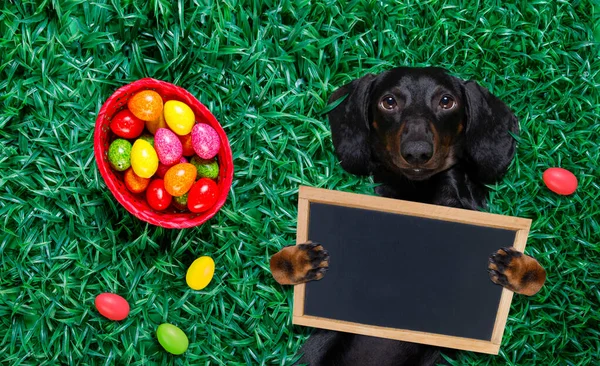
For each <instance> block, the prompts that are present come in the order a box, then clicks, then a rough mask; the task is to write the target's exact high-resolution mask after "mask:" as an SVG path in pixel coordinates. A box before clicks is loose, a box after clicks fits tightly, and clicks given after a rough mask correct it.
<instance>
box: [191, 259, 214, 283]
mask: <svg viewBox="0 0 600 366" xmlns="http://www.w3.org/2000/svg"><path fill="white" fill-rule="evenodd" d="M214 273H215V261H213V259H212V258H211V257H206V256H204V257H200V258H198V259H196V260H195V261H194V262H193V263H192V265H191V266H190V267H189V268H188V270H187V273H186V274H185V282H186V283H187V285H188V286H190V288H191V289H192V290H202V289H203V288H205V287H206V286H208V284H209V283H210V281H211V280H212V278H213V275H214Z"/></svg>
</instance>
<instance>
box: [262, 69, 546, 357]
mask: <svg viewBox="0 0 600 366" xmlns="http://www.w3.org/2000/svg"><path fill="white" fill-rule="evenodd" d="M340 98H345V99H343V100H342V101H341V103H340V104H339V105H337V106H336V107H335V108H334V109H333V110H332V111H331V112H330V113H329V122H330V125H331V133H332V139H333V145H334V147H335V153H336V155H337V157H338V159H339V160H340V163H341V166H342V167H343V168H344V169H345V170H346V171H348V172H349V173H352V174H356V175H372V176H373V178H374V180H375V182H376V183H379V186H378V187H377V188H376V193H377V194H379V195H381V196H384V197H390V198H397V199H403V200H410V201H417V202H424V203H430V204H437V205H442V206H451V207H458V208H465V209H471V210H477V209H480V208H483V207H485V205H486V196H487V190H486V187H485V184H493V183H495V182H497V181H498V180H499V179H500V178H502V176H503V175H504V173H505V172H506V170H507V168H508V166H509V164H510V162H511V160H512V158H513V156H514V153H515V139H514V138H513V136H511V133H512V134H515V135H516V134H518V132H519V127H518V122H517V118H516V117H515V115H514V114H513V113H512V112H511V110H510V109H509V108H508V107H507V106H506V104H504V103H503V102H502V101H501V100H500V99H498V98H497V97H495V96H494V95H492V94H491V93H490V92H489V91H488V90H486V89H485V88H483V87H481V86H479V85H478V84H477V83H476V82H473V81H463V80H460V79H458V78H456V77H453V76H451V75H449V74H448V72H447V71H446V70H444V69H441V68H407V67H400V68H395V69H392V70H389V71H386V72H383V73H381V74H379V75H372V74H369V75H366V76H364V77H362V78H360V79H357V80H354V81H352V82H351V83H349V84H347V85H344V86H343V87H341V88H339V89H338V90H336V91H335V92H334V93H333V95H332V96H331V98H330V99H329V102H330V103H335V102H336V101H338V102H339V99H340ZM323 245H324V247H325V248H326V247H327V243H323ZM324 247H323V246H321V245H320V244H313V243H306V244H301V245H296V246H289V247H285V248H284V249H282V250H281V251H280V252H278V253H277V254H275V255H274V256H273V257H272V258H271V272H272V274H273V277H274V278H275V280H277V281H278V282H279V283H281V284H292V285H293V284H298V283H303V282H307V281H312V280H319V279H321V278H322V277H323V276H324V275H325V272H326V270H327V267H328V265H329V262H328V260H329V257H328V253H327V251H326V250H325V249H324ZM482 272H483V271H482ZM488 272H489V276H490V279H491V280H492V281H493V282H494V283H496V284H498V285H502V286H504V287H505V288H507V289H509V290H511V291H514V292H516V293H519V294H524V295H529V296H531V295H534V294H536V293H537V292H538V291H539V290H540V289H541V287H542V286H543V284H544V282H545V280H546V272H545V270H544V269H543V268H542V267H541V266H540V264H539V263H538V262H537V261H536V260H535V259H533V258H531V257H529V256H527V255H524V254H523V253H520V252H518V251H516V250H513V249H512V248H502V249H499V250H498V251H497V252H495V253H493V254H492V255H491V256H490V258H489V265H488ZM483 275H485V273H482V276H483ZM440 351H441V350H440V349H439V348H437V347H433V346H426V345H420V344H414V343H408V342H400V341H394V340H388V339H380V338H374V337H367V336H361V335H354V334H347V333H341V332H334V331H326V330H317V331H315V333H314V334H313V335H311V337H310V338H309V340H308V341H307V343H306V344H305V345H304V347H303V349H302V351H301V352H302V353H303V357H302V359H301V360H300V361H299V362H300V363H305V364H309V365H314V366H320V365H323V366H330V365H348V366H354V365H355V366H367V365H373V366H385V365H409V366H416V365H434V364H436V363H438V362H441V361H442V358H441V355H440Z"/></svg>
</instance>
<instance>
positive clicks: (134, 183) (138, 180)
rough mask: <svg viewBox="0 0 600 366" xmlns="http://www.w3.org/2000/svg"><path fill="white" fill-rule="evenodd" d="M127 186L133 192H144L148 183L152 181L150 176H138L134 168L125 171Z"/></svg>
mask: <svg viewBox="0 0 600 366" xmlns="http://www.w3.org/2000/svg"><path fill="white" fill-rule="evenodd" d="M124 180H125V187H127V189H129V190H130V191H131V192H132V193H142V192H144V191H145V190H146V188H148V184H149V183H150V179H149V178H142V177H139V176H137V175H136V174H135V173H134V172H133V169H132V168H129V169H127V171H126V172H125V177H124Z"/></svg>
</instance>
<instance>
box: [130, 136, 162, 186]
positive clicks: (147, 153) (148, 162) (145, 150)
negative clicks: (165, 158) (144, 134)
mask: <svg viewBox="0 0 600 366" xmlns="http://www.w3.org/2000/svg"><path fill="white" fill-rule="evenodd" d="M131 167H132V168H133V171H134V172H135V174H137V176H138V177H142V178H150V177H152V176H153V175H154V173H156V169H158V156H157V155H156V151H155V150H154V148H153V147H152V145H150V144H149V143H148V141H144V140H140V139H138V140H136V141H135V142H134V143H133V147H132V148H131Z"/></svg>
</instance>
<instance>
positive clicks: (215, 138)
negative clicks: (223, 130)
mask: <svg viewBox="0 0 600 366" xmlns="http://www.w3.org/2000/svg"><path fill="white" fill-rule="evenodd" d="M192 146H193V147H194V151H195V152H196V154H198V156H199V157H201V158H202V159H211V158H213V157H215V155H217V153H218V152H219V149H220V148H221V140H220V139H219V134H218V133H217V131H215V129H214V128H212V127H211V126H209V125H207V124H206V123H198V124H196V125H195V126H194V128H193V129H192Z"/></svg>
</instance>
